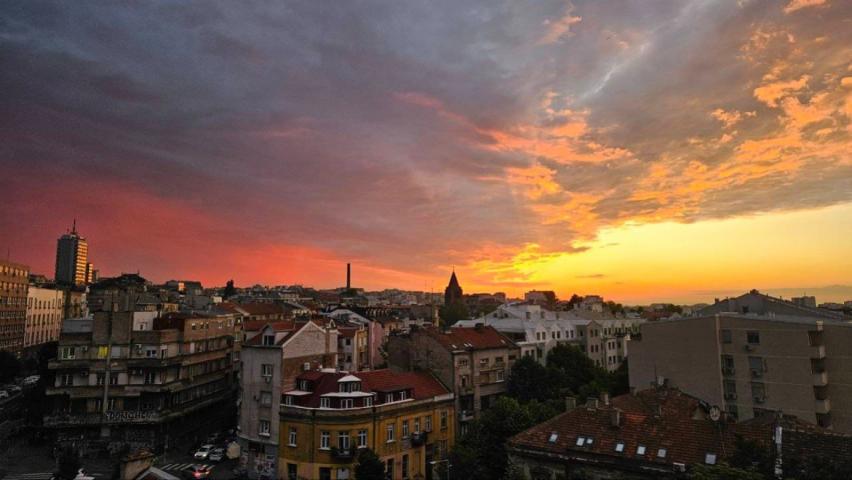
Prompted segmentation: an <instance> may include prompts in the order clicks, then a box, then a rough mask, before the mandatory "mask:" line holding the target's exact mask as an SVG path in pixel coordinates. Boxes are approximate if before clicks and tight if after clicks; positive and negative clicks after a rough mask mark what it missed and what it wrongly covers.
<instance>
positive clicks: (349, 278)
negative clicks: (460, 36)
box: [346, 263, 352, 290]
mask: <svg viewBox="0 0 852 480" xmlns="http://www.w3.org/2000/svg"><path fill="white" fill-rule="evenodd" d="M350 288H352V264H350V263H347V264H346V290H349V289H350Z"/></svg>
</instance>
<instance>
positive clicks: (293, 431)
mask: <svg viewBox="0 0 852 480" xmlns="http://www.w3.org/2000/svg"><path fill="white" fill-rule="evenodd" d="M297 433H298V432H297V431H296V427H290V434H289V435H288V436H287V444H288V445H290V446H291V447H295V446H296V434H297Z"/></svg>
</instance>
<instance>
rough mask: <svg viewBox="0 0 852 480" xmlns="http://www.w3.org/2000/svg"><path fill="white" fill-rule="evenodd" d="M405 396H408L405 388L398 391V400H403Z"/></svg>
mask: <svg viewBox="0 0 852 480" xmlns="http://www.w3.org/2000/svg"><path fill="white" fill-rule="evenodd" d="M406 398H408V395H407V394H406V392H405V390H403V391H401V392H399V399H400V400H405V399H406Z"/></svg>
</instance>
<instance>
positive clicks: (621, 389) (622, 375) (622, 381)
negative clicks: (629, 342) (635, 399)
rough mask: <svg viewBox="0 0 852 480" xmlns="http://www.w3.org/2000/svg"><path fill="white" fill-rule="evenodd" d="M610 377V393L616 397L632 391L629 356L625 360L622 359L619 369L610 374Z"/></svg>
mask: <svg viewBox="0 0 852 480" xmlns="http://www.w3.org/2000/svg"><path fill="white" fill-rule="evenodd" d="M610 379H611V382H610V386H609V393H610V395H612V396H613V397H615V396H618V395H624V394H626V393H630V368H629V366H628V365H627V357H624V360H622V361H621V365H619V366H618V369H616V370H615V371H614V372H612V374H610Z"/></svg>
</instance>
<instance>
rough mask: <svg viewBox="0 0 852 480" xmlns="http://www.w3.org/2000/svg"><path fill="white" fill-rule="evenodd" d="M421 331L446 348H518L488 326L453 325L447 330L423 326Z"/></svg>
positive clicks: (507, 338)
mask: <svg viewBox="0 0 852 480" xmlns="http://www.w3.org/2000/svg"><path fill="white" fill-rule="evenodd" d="M422 331H424V332H426V334H427V335H429V336H431V337H432V338H434V339H436V340H437V341H438V343H440V344H441V345H443V346H444V348H446V349H447V350H465V349H472V350H487V349H491V348H518V347H517V345H515V343H514V342H512V340H510V339H509V337H507V336H505V335H503V334H502V333H500V332H498V331H497V330H495V329H494V327H490V326H479V327H453V328H450V330H449V331H447V332H443V331H441V330H438V329H437V328H424V329H422Z"/></svg>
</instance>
